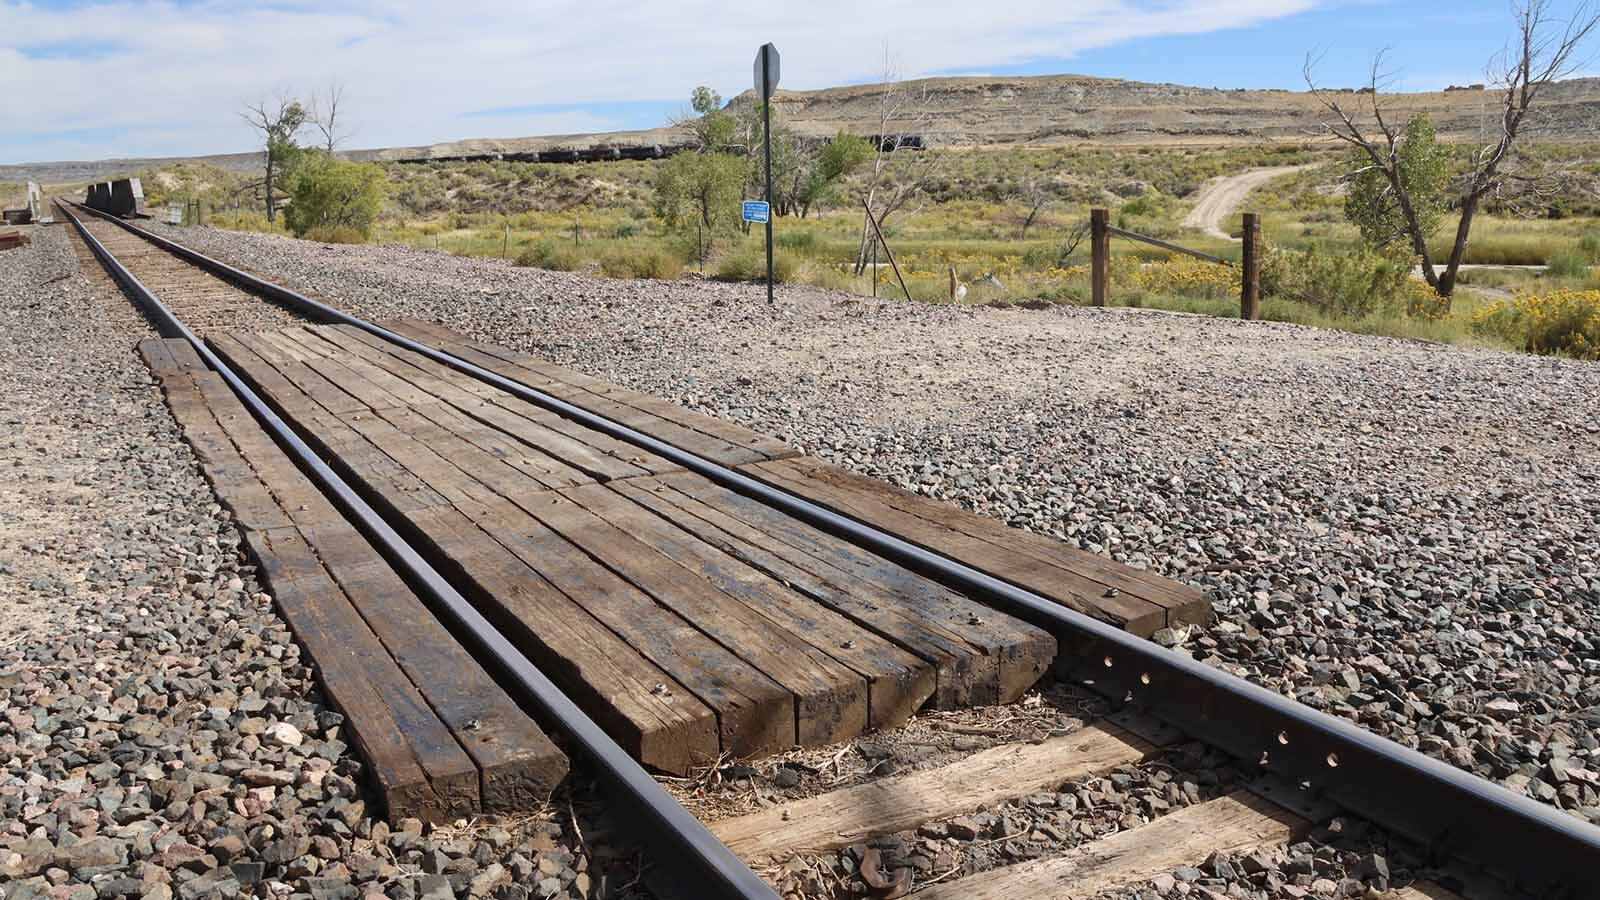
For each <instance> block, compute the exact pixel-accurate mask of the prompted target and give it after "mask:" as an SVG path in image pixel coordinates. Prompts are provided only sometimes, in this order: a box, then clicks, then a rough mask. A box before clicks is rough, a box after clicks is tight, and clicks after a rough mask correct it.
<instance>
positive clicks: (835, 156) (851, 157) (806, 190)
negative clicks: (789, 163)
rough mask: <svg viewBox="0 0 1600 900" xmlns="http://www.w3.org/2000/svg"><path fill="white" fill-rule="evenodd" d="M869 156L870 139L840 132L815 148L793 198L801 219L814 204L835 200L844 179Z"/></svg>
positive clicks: (869, 157) (870, 148) (815, 205)
mask: <svg viewBox="0 0 1600 900" xmlns="http://www.w3.org/2000/svg"><path fill="white" fill-rule="evenodd" d="M871 158H872V142H871V141H868V140H867V139H866V138H863V137H857V136H856V135H853V134H845V133H844V132H842V131H841V132H839V133H838V134H836V135H834V137H833V140H831V141H828V142H827V143H825V144H823V145H822V146H821V147H819V148H817V149H816V151H815V153H814V154H812V158H811V160H810V164H809V165H808V166H806V167H805V168H804V170H803V171H804V178H803V179H802V180H801V181H800V184H799V187H798V189H797V190H796V191H795V195H794V198H793V199H794V204H795V205H796V206H797V207H799V211H800V218H802V219H803V218H805V217H806V215H807V214H809V213H810V212H811V210H812V208H814V207H819V206H823V205H825V204H828V203H832V202H834V200H836V199H837V195H838V191H839V187H840V185H841V184H843V182H844V179H845V178H846V177H847V176H849V175H850V173H852V172H854V171H856V170H857V169H859V168H861V167H862V166H863V165H865V164H866V162H867V160H869V159H871Z"/></svg>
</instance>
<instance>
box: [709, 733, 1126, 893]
mask: <svg viewBox="0 0 1600 900" xmlns="http://www.w3.org/2000/svg"><path fill="white" fill-rule="evenodd" d="M1152 751H1153V748H1152V747H1150V745H1148V744H1146V743H1144V742H1143V741H1141V740H1140V739H1138V738H1136V737H1134V736H1133V735H1131V734H1128V733H1127V732H1124V731H1121V730H1119V729H1115V728H1109V727H1102V726H1093V725H1091V726H1089V727H1087V728H1084V729H1082V730H1080V731H1077V732H1074V733H1072V734H1069V735H1065V736H1062V737H1057V738H1050V739H1049V740H1046V741H1044V742H1043V743H1039V744H1005V745H1002V746H999V747H992V748H990V749H988V750H984V751H982V752H979V753H976V754H973V755H972V756H969V757H967V758H965V759H962V760H959V761H957V762H954V763H951V764H949V765H947V766H941V767H940V768H937V769H929V770H927V771H923V772H916V773H913V774H910V775H899V776H895V777H892V778H881V779H878V780H876V781H869V782H867V783H865V784H859V785H854V786H852V787H847V788H843V789H841V790H836V791H830V792H828V793H826V794H820V795H818V796H815V797H807V798H805V799H803V800H796V801H793V802H790V803H785V804H782V805H779V806H773V807H769V808H767V809H763V810H761V811H759V812H754V813H750V814H748V815H744V816H738V817H736V818H731V819H723V820H721V821H719V822H713V823H711V826H710V827H711V833H712V834H714V835H716V836H717V838H718V839H720V840H721V841H722V842H723V843H725V844H727V845H728V848H729V849H731V850H733V852H734V853H736V854H738V855H739V856H740V857H742V858H744V859H746V860H752V861H754V860H765V859H775V860H779V861H781V860H784V859H787V858H789V857H791V856H794V855H795V854H797V853H803V852H808V851H817V850H830V849H835V848H839V847H844V846H847V845H849V844H853V843H856V842H858V841H862V840H865V839H867V838H869V837H873V836H875V835H883V834H893V833H895V832H897V831H905V830H908V829H911V828H916V827H917V826H919V825H922V824H923V823H926V822H934V821H938V820H940V819H948V818H951V817H953V816H959V815H963V814H965V813H968V812H971V811H973V810H976V809H980V808H982V807H985V806H989V805H992V804H995V803H999V802H1002V801H1004V800H1008V799H1012V798H1015V797H1024V796H1027V795H1028V794H1032V793H1036V792H1039V791H1044V790H1054V789H1055V788H1058V787H1060V786H1061V785H1062V784H1065V783H1066V782H1069V781H1073V780H1075V779H1078V778H1084V777H1087V776H1089V775H1093V774H1096V773H1099V772H1106V771H1110V770H1112V769H1115V768H1117V767H1118V766H1123V765H1127V764H1129V763H1134V762H1137V761H1139V760H1141V759H1143V758H1145V757H1146V756H1147V755H1149V754H1150V753H1151V752H1152ZM1016 896H1032V895H1024V894H1019V895H1016Z"/></svg>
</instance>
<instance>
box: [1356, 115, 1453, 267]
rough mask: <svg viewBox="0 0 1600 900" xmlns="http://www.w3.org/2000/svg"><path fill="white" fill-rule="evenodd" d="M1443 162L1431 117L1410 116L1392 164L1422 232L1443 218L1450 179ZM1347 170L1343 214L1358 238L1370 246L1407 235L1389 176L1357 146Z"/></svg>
mask: <svg viewBox="0 0 1600 900" xmlns="http://www.w3.org/2000/svg"><path fill="white" fill-rule="evenodd" d="M1447 162H1448V160H1447V159H1446V152H1445V149H1444V148H1443V147H1441V146H1439V142H1438V139H1437V137H1436V135H1435V134H1434V130H1433V121H1432V120H1431V119H1429V118H1428V115H1427V114H1426V113H1419V114H1417V115H1415V116H1412V117H1411V120H1410V121H1409V122H1407V123H1406V130H1405V133H1404V134H1402V135H1401V137H1400V144H1399V148H1398V149H1397V150H1396V152H1395V169H1396V172H1397V174H1398V176H1399V183H1400V186H1401V190H1402V191H1404V193H1405V194H1406V195H1407V196H1409V197H1410V198H1411V210H1412V214H1413V215H1415V216H1416V221H1417V227H1418V228H1419V229H1420V230H1421V231H1422V233H1423V234H1425V235H1432V234H1433V232H1434V231H1435V230H1436V229H1437V228H1438V227H1439V220H1440V219H1441V218H1443V217H1444V211H1445V205H1446V202H1445V188H1446V187H1448V186H1449V182H1450V174H1449V169H1448V166H1447ZM1350 169H1351V174H1350V177H1349V193H1348V194H1346V195H1345V201H1344V215H1345V218H1346V219H1348V220H1349V221H1350V224H1352V225H1354V226H1356V228H1357V230H1359V231H1360V232H1361V239H1362V240H1363V241H1365V242H1366V244H1367V246H1369V247H1372V248H1374V249H1382V248H1384V247H1387V246H1389V245H1390V244H1393V243H1395V242H1397V241H1403V240H1405V239H1406V238H1407V236H1408V232H1407V226H1406V217H1405V214H1404V213H1403V212H1402V211H1401V209H1400V204H1399V202H1398V199H1397V195H1398V192H1396V191H1395V190H1394V189H1393V188H1391V187H1390V186H1389V179H1388V178H1387V177H1386V176H1385V175H1384V173H1383V172H1381V171H1380V170H1379V169H1378V167H1376V166H1373V165H1370V164H1368V163H1367V159H1366V157H1365V155H1362V154H1360V152H1359V151H1356V155H1354V156H1353V157H1352V159H1351V164H1350Z"/></svg>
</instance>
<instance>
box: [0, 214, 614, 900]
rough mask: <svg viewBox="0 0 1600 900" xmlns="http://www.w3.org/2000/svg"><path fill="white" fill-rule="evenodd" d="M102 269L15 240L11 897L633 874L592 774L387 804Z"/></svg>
mask: <svg viewBox="0 0 1600 900" xmlns="http://www.w3.org/2000/svg"><path fill="white" fill-rule="evenodd" d="M108 287H109V284H108V282H106V281H105V280H104V279H103V278H100V277H99V276H98V275H95V277H94V278H92V279H91V278H90V277H86V275H85V274H84V273H83V272H81V271H80V270H79V269H78V264H77V262H76V261H75V258H74V254H73V250H72V247H71V244H70V243H69V241H68V237H67V232H66V229H65V228H64V227H54V228H48V229H34V242H33V244H32V245H31V246H30V247H27V248H24V249H22V250H15V251H10V252H7V253H4V254H0V425H3V428H0V470H3V471H4V473H5V474H4V476H3V477H0V897H3V898H5V900H20V898H29V897H51V898H71V900H94V898H144V900H170V898H173V897H177V898H182V900H195V898H201V897H206V898H210V897H240V896H259V897H292V898H297V900H303V898H309V900H348V898H358V897H389V898H394V900H414V898H429V900H440V898H448V897H452V896H458V895H459V896H474V897H493V898H497V900H525V898H529V897H540V898H545V897H555V898H565V897H571V896H594V895H596V893H597V892H598V891H599V890H600V889H601V888H602V887H604V886H605V884H606V882H607V879H613V880H611V881H610V884H611V885H612V886H613V887H614V886H615V885H617V884H618V883H626V882H628V881H631V880H632V879H633V868H634V866H633V863H632V862H631V860H630V861H628V862H626V863H623V864H621V865H620V866H609V867H607V868H606V870H605V871H602V869H601V868H600V867H599V866H598V864H596V868H594V869H591V859H592V858H593V857H592V851H593V849H594V848H593V846H592V842H591V844H589V845H586V844H584V843H583V842H582V841H581V840H580V839H579V838H578V835H577V833H576V830H575V829H574V827H573V824H572V818H571V816H574V815H575V816H576V817H577V818H578V819H579V820H580V821H582V822H583V823H584V824H583V825H582V827H583V828H584V830H586V831H588V832H590V833H591V834H592V833H594V832H595V831H596V830H597V826H596V825H595V824H594V822H593V821H592V820H591V819H592V810H593V809H594V803H593V802H592V800H590V799H589V797H588V796H587V795H586V794H584V795H581V796H575V797H572V798H567V797H560V798H557V799H558V800H559V801H560V805H559V807H556V806H552V807H551V808H548V809H543V810H533V811H530V814H529V815H527V816H526V817H523V818H519V819H517V820H515V821H505V822H500V823H496V824H489V823H479V822H465V823H459V824H452V825H450V826H447V827H443V828H439V829H425V828H424V826H423V825H422V824H421V823H419V822H416V821H415V820H405V821H401V822H396V823H393V827H391V826H390V824H388V823H385V822H383V821H381V820H380V819H378V818H377V817H376V814H377V813H378V812H379V810H378V809H377V807H376V805H375V804H374V802H373V801H372V799H371V798H370V797H369V796H368V792H367V790H366V789H365V785H364V778H363V775H362V772H361V767H360V762H359V759H358V758H357V756H356V755H355V754H354V753H353V752H352V750H351V749H350V748H349V747H348V746H347V740H346V736H345V735H344V734H343V732H342V729H341V717H340V716H339V715H338V713H337V712H335V711H333V710H331V709H329V708H328V707H327V706H326V705H325V704H324V703H323V702H322V698H321V696H320V692H319V690H318V689H317V687H316V684H315V680H314V678H313V674H312V672H311V670H310V668H309V667H308V666H307V665H305V664H303V662H302V660H301V658H300V652H299V648H298V647H297V646H296V645H295V643H294V641H293V639H292V636H291V635H290V633H289V631H288V629H287V628H286V627H285V625H284V624H283V622H282V620H281V619H279V618H278V616H277V615H276V613H275V612H274V610H273V604H272V598H271V597H270V596H269V595H268V594H266V593H264V592H263V591H262V588H261V586H260V585H259V584H258V583H257V581H256V578H255V575H254V571H253V567H251V566H250V565H248V564H247V560H246V559H245V558H244V557H242V556H241V554H240V551H239V536H238V533H237V531H236V530H235V528H234V526H233V523H232V520H231V518H230V517H229V515H228V514H227V513H226V511H224V510H222V509H221V508H220V507H219V506H218V504H217V502H216V499H215V497H214V496H213V494H212V492H211V489H210V487H209V486H208V485H207V483H206V481H205V479H204V478H203V477H202V475H201V473H200V468H199V466H198V464H197V462H196V461H195V458H194V456H193V454H192V453H191V452H190V450H189V448H188V446H187V445H186V444H185V443H184V442H183V440H182V437H181V435H180V433H179V430H178V428H177V426H176V425H175V423H174V422H173V421H172V418H171V416H170V415H169V414H168V412H167V409H166V406H165V404H164V402H163V400H162V398H161V394H160V391H159V389H158V388H157V387H156V385H155V383H154V381H153V379H152V378H151V377H150V376H149V374H148V373H147V372H146V371H145V369H144V366H143V364H142V363H140V362H139V360H138V357H137V356H136V355H135V353H134V344H135V342H136V341H137V340H139V339H141V338H145V337H149V336H152V335H153V334H154V332H153V330H152V329H151V328H150V327H149V326H148V325H147V324H146V323H145V322H144V320H143V319H142V318H141V316H140V315H139V314H138V313H137V312H136V311H135V310H134V308H133V307H132V305H131V304H130V303H129V301H128V300H126V299H125V298H123V297H122V296H121V295H120V294H117V293H115V292H112V291H109V290H107V288H108ZM578 790H579V791H582V790H583V789H582V788H581V787H580V788H579V789H578ZM626 852H627V853H628V855H629V856H631V855H632V851H631V849H627V850H626ZM617 873H620V878H619V877H618V874H617Z"/></svg>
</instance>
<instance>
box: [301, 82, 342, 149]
mask: <svg viewBox="0 0 1600 900" xmlns="http://www.w3.org/2000/svg"><path fill="white" fill-rule="evenodd" d="M343 102H344V85H343V84H340V83H339V82H337V81H332V82H329V83H328V93H327V94H326V95H320V96H315V97H312V98H311V112H310V119H311V124H313V125H315V126H316V127H317V131H319V132H321V134H322V149H324V150H326V151H327V152H329V153H332V152H333V151H334V150H335V149H336V148H337V147H338V146H339V142H340V141H342V140H344V139H345V138H347V137H349V136H350V135H349V133H348V131H347V130H346V129H345V128H344V126H342V125H340V124H339V122H340V119H339V106H340V104H342V103H343Z"/></svg>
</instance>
